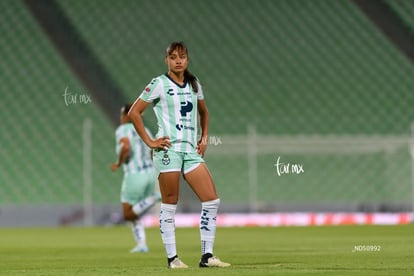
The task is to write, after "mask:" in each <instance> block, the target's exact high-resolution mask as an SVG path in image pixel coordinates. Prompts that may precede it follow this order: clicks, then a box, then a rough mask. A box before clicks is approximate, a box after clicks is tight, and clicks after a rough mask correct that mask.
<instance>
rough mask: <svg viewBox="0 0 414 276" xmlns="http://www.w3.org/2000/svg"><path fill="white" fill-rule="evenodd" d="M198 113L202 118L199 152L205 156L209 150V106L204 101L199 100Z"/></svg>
mask: <svg viewBox="0 0 414 276" xmlns="http://www.w3.org/2000/svg"><path fill="white" fill-rule="evenodd" d="M197 109H198V110H197V111H198V115H199V116H200V128H201V138H200V140H199V141H198V144H197V152H198V154H200V155H201V156H204V153H205V151H206V149H207V142H208V109H207V104H206V101H205V100H204V99H202V100H198V102H197Z"/></svg>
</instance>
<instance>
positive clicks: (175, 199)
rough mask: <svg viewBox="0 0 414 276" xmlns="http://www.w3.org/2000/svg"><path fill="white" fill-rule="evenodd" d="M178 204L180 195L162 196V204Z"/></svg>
mask: <svg viewBox="0 0 414 276" xmlns="http://www.w3.org/2000/svg"><path fill="white" fill-rule="evenodd" d="M177 202H178V195H176V194H166V195H162V203H166V204H177Z"/></svg>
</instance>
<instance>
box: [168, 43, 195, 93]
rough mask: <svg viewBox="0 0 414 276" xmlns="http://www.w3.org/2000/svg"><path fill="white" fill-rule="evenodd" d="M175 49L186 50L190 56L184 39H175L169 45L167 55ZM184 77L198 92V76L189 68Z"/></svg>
mask: <svg viewBox="0 0 414 276" xmlns="http://www.w3.org/2000/svg"><path fill="white" fill-rule="evenodd" d="M175 50H177V51H179V52H181V51H184V52H185V53H186V54H187V56H188V49H187V47H186V46H185V44H184V42H182V41H174V42H172V43H171V44H170V45H168V47H167V50H166V55H167V56H169V55H171V54H172V52H174V51H175ZM184 78H185V79H186V80H187V81H188V82H189V83H190V85H191V87H192V88H193V91H194V92H195V93H197V92H198V83H197V78H196V76H194V75H193V74H192V73H191V72H190V71H189V70H188V69H185V71H184Z"/></svg>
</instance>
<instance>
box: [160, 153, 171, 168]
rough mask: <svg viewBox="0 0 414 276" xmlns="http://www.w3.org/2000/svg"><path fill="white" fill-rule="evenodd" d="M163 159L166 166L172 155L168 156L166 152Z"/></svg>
mask: <svg viewBox="0 0 414 276" xmlns="http://www.w3.org/2000/svg"><path fill="white" fill-rule="evenodd" d="M161 161H162V164H163V165H165V166H167V165H169V164H170V157H169V156H168V154H167V153H164V156H163V158H162V160H161Z"/></svg>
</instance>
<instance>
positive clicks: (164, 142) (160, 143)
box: [148, 136, 171, 150]
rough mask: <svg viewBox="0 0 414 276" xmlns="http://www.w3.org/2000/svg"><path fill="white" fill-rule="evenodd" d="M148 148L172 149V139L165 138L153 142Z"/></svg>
mask: <svg viewBox="0 0 414 276" xmlns="http://www.w3.org/2000/svg"><path fill="white" fill-rule="evenodd" d="M148 146H149V147H150V148H152V149H163V150H168V149H169V148H170V147H171V141H170V137H168V136H164V137H161V138H158V139H155V140H152V141H151V143H150V144H149V145H148Z"/></svg>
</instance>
